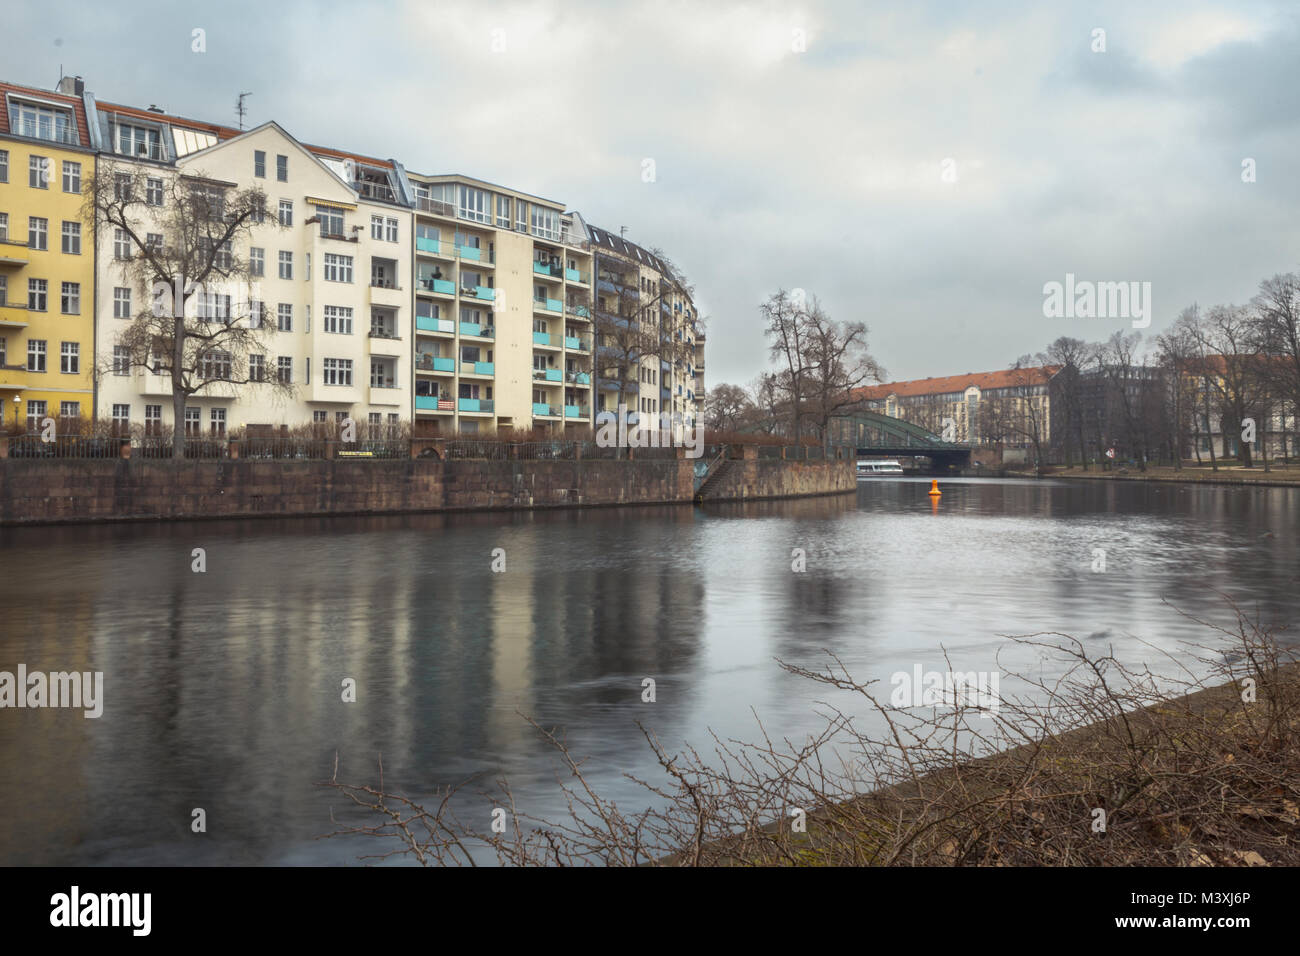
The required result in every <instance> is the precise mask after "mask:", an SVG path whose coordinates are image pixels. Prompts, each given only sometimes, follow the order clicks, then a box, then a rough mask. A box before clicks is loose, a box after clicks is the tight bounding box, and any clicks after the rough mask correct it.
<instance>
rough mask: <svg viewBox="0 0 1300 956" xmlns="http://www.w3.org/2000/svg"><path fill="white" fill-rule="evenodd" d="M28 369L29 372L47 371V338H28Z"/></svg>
mask: <svg viewBox="0 0 1300 956" xmlns="http://www.w3.org/2000/svg"><path fill="white" fill-rule="evenodd" d="M27 371H29V372H44V371H45V340H44V339H28V340H27Z"/></svg>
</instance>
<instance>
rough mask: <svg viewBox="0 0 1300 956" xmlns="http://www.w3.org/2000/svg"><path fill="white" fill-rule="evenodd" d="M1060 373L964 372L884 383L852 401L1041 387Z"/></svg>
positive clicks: (1048, 369) (1051, 368)
mask: <svg viewBox="0 0 1300 956" xmlns="http://www.w3.org/2000/svg"><path fill="white" fill-rule="evenodd" d="M1060 370H1061V366H1059V365H1044V366H1041V367H1039V366H1034V367H1027V368H1021V369H999V370H998V371H996V372H967V373H965V374H964V375H946V376H943V377H942V378H918V379H913V380H911V381H910V382H886V383H884V384H883V385H868V386H866V387H865V388H856V389H854V390H853V395H854V397H855V398H859V399H865V400H868V401H869V400H871V399H883V398H888V397H889V396H890V395H897V396H898V397H899V398H914V397H916V396H918V395H948V394H951V393H953V392H964V391H965V390H966V389H968V388H970V387H971V386H972V385H973V386H975V387H976V388H978V389H980V390H981V391H987V390H989V389H998V388H1015V387H1016V386H1019V385H1043V384H1046V383H1047V381H1048V380H1049V379H1050V378H1051V377H1052V376H1053V375H1055V374H1056V373H1057V372H1059V371H1060Z"/></svg>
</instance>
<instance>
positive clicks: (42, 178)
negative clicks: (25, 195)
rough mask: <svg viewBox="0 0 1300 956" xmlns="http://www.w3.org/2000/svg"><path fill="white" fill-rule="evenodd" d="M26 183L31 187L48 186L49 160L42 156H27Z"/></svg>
mask: <svg viewBox="0 0 1300 956" xmlns="http://www.w3.org/2000/svg"><path fill="white" fill-rule="evenodd" d="M27 185H28V186H30V187H31V188H32V189H49V188H50V161H49V160H48V159H46V158H45V157H44V156H29V157H28V158H27Z"/></svg>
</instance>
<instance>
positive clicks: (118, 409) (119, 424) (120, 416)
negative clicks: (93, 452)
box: [113, 402, 131, 435]
mask: <svg viewBox="0 0 1300 956" xmlns="http://www.w3.org/2000/svg"><path fill="white" fill-rule="evenodd" d="M130 427H131V406H130V405H118V404H117V403H116V402H115V403H114V404H113V431H114V432H115V433H116V434H118V435H124V434H126V432H127V430H128V429H129V428H130Z"/></svg>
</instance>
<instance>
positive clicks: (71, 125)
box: [9, 101, 79, 146]
mask: <svg viewBox="0 0 1300 956" xmlns="http://www.w3.org/2000/svg"><path fill="white" fill-rule="evenodd" d="M9 130H10V132H12V133H15V134H16V135H18V136H30V137H32V138H33V139H46V140H49V141H50V142H52V143H69V144H71V145H73V146H76V145H79V140H78V138H77V123H76V120H75V119H73V116H72V111H71V110H68V109H60V108H59V107H57V106H47V105H45V104H44V103H26V102H21V101H19V102H12V101H11V102H10V104H9Z"/></svg>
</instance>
